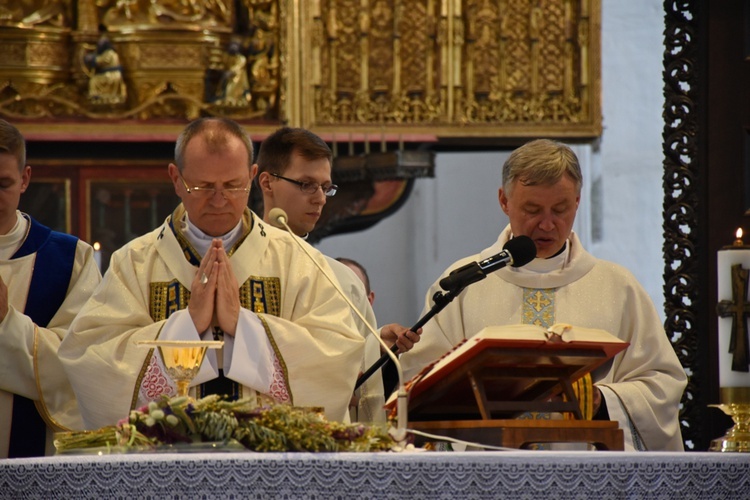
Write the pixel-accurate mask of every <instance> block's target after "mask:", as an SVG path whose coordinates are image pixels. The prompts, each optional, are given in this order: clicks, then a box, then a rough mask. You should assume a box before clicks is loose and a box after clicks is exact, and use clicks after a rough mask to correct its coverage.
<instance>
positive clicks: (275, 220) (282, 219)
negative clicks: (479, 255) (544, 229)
mask: <svg viewBox="0 0 750 500" xmlns="http://www.w3.org/2000/svg"><path fill="white" fill-rule="evenodd" d="M268 218H269V220H270V221H271V224H273V225H274V226H276V227H279V228H281V229H284V224H286V222H287V221H288V220H289V217H287V216H286V212H285V211H284V209H283V208H279V207H274V208H272V209H271V211H270V212H268ZM532 258H533V257H532Z"/></svg>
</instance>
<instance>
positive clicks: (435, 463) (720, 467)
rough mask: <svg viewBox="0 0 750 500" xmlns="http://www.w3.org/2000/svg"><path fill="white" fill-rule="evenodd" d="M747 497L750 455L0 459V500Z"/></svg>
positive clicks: (542, 453) (196, 455)
mask: <svg viewBox="0 0 750 500" xmlns="http://www.w3.org/2000/svg"><path fill="white" fill-rule="evenodd" d="M148 497H150V498H164V497H171V498H181V499H182V498H424V499H430V500H433V499H440V498H443V499H454V498H466V499H471V498H477V499H478V498H527V499H534V500H538V499H543V498H550V499H555V500H565V499H573V498H575V499H585V498H603V499H620V498H623V499H642V498H664V499H671V498H678V499H680V500H688V499H692V498H700V499H707V498H716V499H722V500H727V499H734V498H738V499H739V498H744V499H747V498H750V454H736V453H709V452H703V453H698V452H685V453H656V452H655V453H647V452H646V453H624V452H606V451H597V452H554V451H512V452H463V453H461V452H423V453H402V454H397V453H337V454H336V453H253V452H236V453H179V454H176V453H146V454H125V455H102V456H95V455H64V456H56V457H43V458H29V459H6V460H0V498H148Z"/></svg>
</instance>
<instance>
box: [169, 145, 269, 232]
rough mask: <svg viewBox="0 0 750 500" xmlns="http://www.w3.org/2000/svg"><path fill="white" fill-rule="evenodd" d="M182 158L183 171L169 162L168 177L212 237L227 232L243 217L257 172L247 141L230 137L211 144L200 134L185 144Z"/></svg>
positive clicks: (192, 217) (193, 219) (191, 214)
mask: <svg viewBox="0 0 750 500" xmlns="http://www.w3.org/2000/svg"><path fill="white" fill-rule="evenodd" d="M183 161H184V165H183V169H182V172H180V171H179V170H178V168H177V166H176V165H175V164H170V165H169V176H170V178H171V179H172V183H173V184H174V187H175V192H176V193H177V196H179V197H180V198H181V199H182V203H183V205H184V206H185V210H186V211H187V214H188V217H189V218H190V221H191V222H192V223H193V224H195V226H196V227H198V229H200V230H201V231H203V232H204V233H206V234H208V235H210V236H223V235H225V234H226V233H228V232H229V231H231V230H232V229H233V228H234V227H235V226H236V225H237V223H238V222H239V221H240V218H242V213H243V212H244V210H245V207H247V200H248V196H249V193H250V191H249V187H250V182H251V181H252V179H253V176H254V174H255V169H254V168H252V169H251V167H250V165H248V152H247V148H246V147H245V144H244V143H243V142H242V141H241V140H240V139H238V138H236V137H233V136H228V138H227V141H226V144H222V145H221V147H215V146H214V147H210V146H209V145H207V144H206V141H205V140H204V138H203V136H201V135H197V136H195V137H193V138H192V139H191V140H190V142H189V143H188V144H187V146H186V147H185V153H184V160H183ZM194 188H197V189H194Z"/></svg>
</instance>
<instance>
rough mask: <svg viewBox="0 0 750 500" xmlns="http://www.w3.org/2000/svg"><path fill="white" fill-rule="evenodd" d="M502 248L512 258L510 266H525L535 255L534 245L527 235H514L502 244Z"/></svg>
mask: <svg viewBox="0 0 750 500" xmlns="http://www.w3.org/2000/svg"><path fill="white" fill-rule="evenodd" d="M503 250H506V251H507V252H508V253H509V254H510V256H511V257H512V258H513V263H512V264H511V267H521V266H525V265H526V264H528V263H529V262H531V261H532V260H534V258H535V257H536V245H535V244H534V240H532V239H531V238H529V237H528V236H516V237H515V238H513V239H512V240H508V242H507V243H506V244H505V245H503Z"/></svg>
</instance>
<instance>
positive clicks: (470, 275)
mask: <svg viewBox="0 0 750 500" xmlns="http://www.w3.org/2000/svg"><path fill="white" fill-rule="evenodd" d="M535 257H536V245H535V244H534V240H532V239H531V238H529V237H528V236H516V237H515V238H513V239H511V240H508V242H507V243H506V244H505V245H503V250H502V251H501V252H500V253H497V254H495V255H493V256H491V257H487V258H486V259H483V260H480V261H478V262H472V263H470V264H466V265H465V266H461V267H459V268H458V269H454V270H453V271H451V272H450V274H449V275H448V276H446V277H445V278H443V279H441V280H440V288H442V289H443V290H446V291H451V290H455V289H457V288H463V287H465V286H468V285H471V284H472V283H476V282H477V281H481V280H483V279H484V278H486V277H487V275H488V274H489V273H491V272H493V271H497V270H498V269H502V268H503V267H505V266H507V265H509V264H510V266H511V267H521V266H525V265H526V264H528V263H529V262H531V261H532V260H534V258H535Z"/></svg>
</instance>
